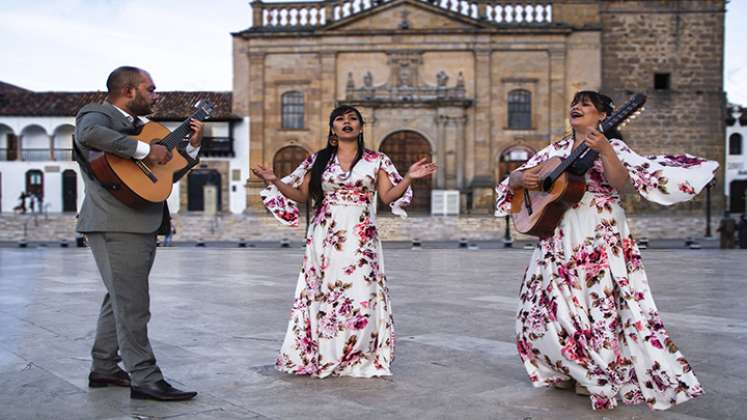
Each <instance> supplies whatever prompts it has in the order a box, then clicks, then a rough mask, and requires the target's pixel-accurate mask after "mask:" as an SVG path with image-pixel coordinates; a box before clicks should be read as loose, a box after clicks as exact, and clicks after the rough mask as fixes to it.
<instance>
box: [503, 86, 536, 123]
mask: <svg viewBox="0 0 747 420" xmlns="http://www.w3.org/2000/svg"><path fill="white" fill-rule="evenodd" d="M508 128H510V129H512V130H531V128H532V92H530V91H528V90H525V89H515V90H512V91H511V92H508Z"/></svg>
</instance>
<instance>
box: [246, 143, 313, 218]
mask: <svg viewBox="0 0 747 420" xmlns="http://www.w3.org/2000/svg"><path fill="white" fill-rule="evenodd" d="M315 158H316V154H314V155H311V156H309V157H307V158H306V159H305V160H304V161H303V162H301V164H300V165H299V166H298V168H296V169H295V170H294V171H293V172H291V174H290V175H288V176H286V177H284V178H283V179H281V180H280V181H281V182H284V183H286V184H288V185H290V186H292V187H293V188H298V187H299V186H301V184H302V183H303V179H304V177H305V176H306V173H307V172H309V171H311V167H312V166H313V165H314V159H315ZM259 196H260V197H261V198H262V203H263V204H264V205H265V208H267V210H269V211H270V213H272V215H273V216H275V218H276V219H277V220H278V221H279V222H280V223H282V224H284V225H288V226H298V218H299V211H298V204H297V203H296V202H295V201H293V200H291V199H289V198H288V197H286V196H284V195H283V194H282V193H281V192H280V190H278V187H276V186H275V185H272V184H271V185H270V186H268V187H267V188H265V189H264V190H262V192H261V193H260V194H259Z"/></svg>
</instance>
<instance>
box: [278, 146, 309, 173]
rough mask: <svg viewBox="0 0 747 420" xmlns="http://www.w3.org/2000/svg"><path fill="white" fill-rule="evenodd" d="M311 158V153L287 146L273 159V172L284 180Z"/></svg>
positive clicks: (300, 148) (298, 147) (297, 147)
mask: <svg viewBox="0 0 747 420" xmlns="http://www.w3.org/2000/svg"><path fill="white" fill-rule="evenodd" d="M308 156H309V152H307V151H306V149H304V148H303V147H300V146H285V147H283V148H282V149H280V150H278V152H277V153H275V157H274V158H273V159H272V171H273V172H275V175H276V176H278V177H280V178H282V177H284V176H286V175H289V174H290V173H291V172H293V170H294V169H296V168H297V167H298V165H300V164H301V162H303V160H304V159H306V158H307V157H308Z"/></svg>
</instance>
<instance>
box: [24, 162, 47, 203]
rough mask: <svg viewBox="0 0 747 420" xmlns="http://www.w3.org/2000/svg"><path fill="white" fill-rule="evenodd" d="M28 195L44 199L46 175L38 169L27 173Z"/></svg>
mask: <svg viewBox="0 0 747 420" xmlns="http://www.w3.org/2000/svg"><path fill="white" fill-rule="evenodd" d="M26 194H31V195H36V196H38V197H40V198H43V197H44V174H43V173H42V171H40V170H38V169H31V170H28V171H26Z"/></svg>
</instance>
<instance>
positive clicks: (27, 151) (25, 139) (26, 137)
mask: <svg viewBox="0 0 747 420" xmlns="http://www.w3.org/2000/svg"><path fill="white" fill-rule="evenodd" d="M50 146H51V139H50V137H49V135H48V134H47V131H46V130H45V129H44V128H42V127H40V126H38V125H30V126H28V127H26V128H24V129H23V131H21V160H24V161H45V160H52V156H51V154H50V152H51V150H50Z"/></svg>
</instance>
